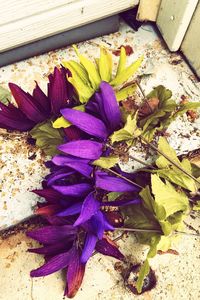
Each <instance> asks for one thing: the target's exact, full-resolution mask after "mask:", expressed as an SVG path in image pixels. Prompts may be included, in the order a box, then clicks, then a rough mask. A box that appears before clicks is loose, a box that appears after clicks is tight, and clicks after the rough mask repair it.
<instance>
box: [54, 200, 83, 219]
mask: <svg viewBox="0 0 200 300" xmlns="http://www.w3.org/2000/svg"><path fill="white" fill-rule="evenodd" d="M81 207H82V202H81V203H76V204H74V205H72V206H70V207H68V208H66V209H65V210H63V211H61V212H60V213H58V214H57V216H58V217H66V216H73V215H76V214H78V213H80V212H81Z"/></svg>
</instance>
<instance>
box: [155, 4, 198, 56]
mask: <svg viewBox="0 0 200 300" xmlns="http://www.w3.org/2000/svg"><path fill="white" fill-rule="evenodd" d="M197 3H198V0H162V2H161V5H160V9H159V13H158V17H157V21H156V23H157V26H158V28H159V30H160V32H161V34H162V36H163V38H164V40H165V42H166V43H167V45H168V47H169V49H170V50H171V51H177V50H178V49H179V47H180V45H181V43H182V40H183V38H184V35H185V33H186V31H187V28H188V26H189V24H190V21H191V18H192V15H193V13H194V11H195V8H196V6H197Z"/></svg>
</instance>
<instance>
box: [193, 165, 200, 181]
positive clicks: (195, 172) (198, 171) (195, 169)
mask: <svg viewBox="0 0 200 300" xmlns="http://www.w3.org/2000/svg"><path fill="white" fill-rule="evenodd" d="M191 168H192V175H193V176H194V177H196V178H197V177H200V168H199V167H198V166H197V165H196V164H195V163H193V162H191Z"/></svg>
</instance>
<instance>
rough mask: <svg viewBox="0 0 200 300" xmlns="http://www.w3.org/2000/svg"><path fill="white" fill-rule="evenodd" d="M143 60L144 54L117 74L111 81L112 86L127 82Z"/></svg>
mask: <svg viewBox="0 0 200 300" xmlns="http://www.w3.org/2000/svg"><path fill="white" fill-rule="evenodd" d="M142 61H143V56H142V57H140V58H138V59H137V60H136V61H135V62H134V63H132V64H131V65H130V66H129V67H127V68H125V69H124V70H123V71H121V72H120V73H119V74H117V76H116V77H115V78H114V79H113V80H112V81H111V82H110V84H111V85H112V86H118V85H121V84H123V83H124V82H126V81H127V80H128V79H129V78H130V77H132V76H133V75H134V74H135V73H136V72H137V70H138V69H139V67H140V66H141V64H142Z"/></svg>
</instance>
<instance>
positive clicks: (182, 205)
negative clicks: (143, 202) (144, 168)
mask: <svg viewBox="0 0 200 300" xmlns="http://www.w3.org/2000/svg"><path fill="white" fill-rule="evenodd" d="M151 183H152V193H153V195H154V198H155V212H156V216H157V218H158V220H159V221H164V220H166V219H167V217H169V216H170V215H173V214H174V213H176V212H179V211H182V212H186V211H187V210H188V208H189V202H188V198H187V196H186V194H185V193H183V192H182V191H176V189H175V188H174V187H173V185H172V184H171V183H170V182H169V181H167V180H166V182H165V183H164V182H163V181H162V180H161V179H160V178H159V176H157V175H151Z"/></svg>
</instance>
